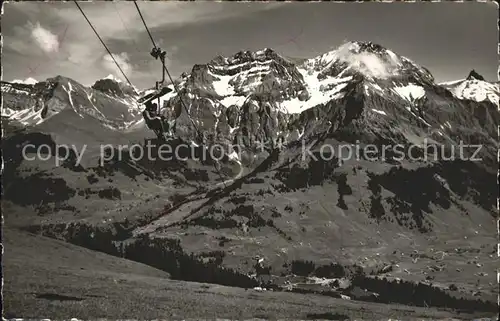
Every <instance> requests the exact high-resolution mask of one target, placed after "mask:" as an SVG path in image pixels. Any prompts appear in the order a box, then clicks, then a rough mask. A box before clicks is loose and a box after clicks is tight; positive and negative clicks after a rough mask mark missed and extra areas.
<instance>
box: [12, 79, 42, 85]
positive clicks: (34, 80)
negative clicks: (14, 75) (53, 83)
mask: <svg viewBox="0 0 500 321" xmlns="http://www.w3.org/2000/svg"><path fill="white" fill-rule="evenodd" d="M12 82H13V83H18V84H25V85H34V84H37V83H38V81H37V80H36V79H35V78H32V77H28V78H26V79H25V80H19V79H15V80H13V81H12Z"/></svg>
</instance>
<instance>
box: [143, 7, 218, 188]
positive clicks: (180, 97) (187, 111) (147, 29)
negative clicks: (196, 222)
mask: <svg viewBox="0 0 500 321" xmlns="http://www.w3.org/2000/svg"><path fill="white" fill-rule="evenodd" d="M134 5H135V7H136V9H137V12H138V13H139V16H140V17H141V20H142V23H143V24H144V27H145V28H146V31H147V32H148V35H149V38H150V39H151V42H152V43H153V48H154V49H159V48H158V47H157V46H156V43H155V41H154V38H153V36H152V35H151V32H150V31H149V28H148V25H147V24H146V21H145V20H144V17H143V16H142V13H141V10H140V9H139V6H138V5H137V1H135V0H134ZM162 63H163V69H164V70H165V72H166V73H167V75H168V78H169V79H170V82H171V83H172V86H173V87H174V89H175V91H176V92H177V93H179V89H178V87H177V85H176V84H175V82H174V80H173V78H172V76H171V75H170V72H169V71H168V69H167V66H165V63H164V61H162ZM179 100H180V102H181V104H182V106H183V107H184V110H185V111H186V114H187V116H188V118H189V120H190V121H191V123H192V124H193V127H194V129H195V130H196V132H197V134H198V138H199V139H201V143H202V144H203V134H202V133H201V131H200V130H199V129H198V126H196V124H195V122H194V120H193V119H192V118H191V116H190V114H189V110H188V108H187V106H186V104H185V103H184V100H183V99H182V96H181V95H179ZM158 107H159V106H158ZM217 163H218V161H217ZM214 168H215V170H216V171H217V174H219V176H220V178H221V180H222V185H224V188H226V187H227V186H226V182H225V181H224V177H223V176H222V173H221V172H220V170H219V168H218V167H217V166H216V165H215V163H214Z"/></svg>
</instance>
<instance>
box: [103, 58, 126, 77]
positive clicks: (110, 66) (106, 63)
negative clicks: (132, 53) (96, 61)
mask: <svg viewBox="0 0 500 321" xmlns="http://www.w3.org/2000/svg"><path fill="white" fill-rule="evenodd" d="M113 57H114V58H115V60H116V63H117V64H118V65H119V66H120V68H121V69H122V70H123V72H124V73H125V75H127V77H128V78H129V79H130V76H131V75H132V73H133V68H132V64H130V59H129V57H128V54H127V53H126V52H122V53H119V54H113ZM116 63H115V61H113V58H112V57H111V56H110V55H109V54H107V55H105V56H104V57H103V59H102V65H103V67H104V68H106V69H107V70H109V71H110V72H112V73H113V75H115V76H117V77H119V78H120V79H122V80H126V79H125V77H124V76H123V74H122V72H121V71H120V69H119V68H118V66H117V65H116Z"/></svg>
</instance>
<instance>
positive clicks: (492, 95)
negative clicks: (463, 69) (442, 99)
mask: <svg viewBox="0 0 500 321" xmlns="http://www.w3.org/2000/svg"><path fill="white" fill-rule="evenodd" d="M440 85H441V86H443V87H445V88H447V89H448V90H450V91H451V92H452V93H453V95H455V96H456V97H457V98H459V99H469V100H474V101H477V102H481V101H490V102H492V103H493V104H495V105H497V106H499V105H500V102H499V100H500V84H499V83H498V82H497V83H490V82H487V81H484V80H480V79H475V78H473V77H468V78H466V79H461V80H456V81H451V82H445V83H441V84H440Z"/></svg>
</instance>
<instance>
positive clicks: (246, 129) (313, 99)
mask: <svg viewBox="0 0 500 321" xmlns="http://www.w3.org/2000/svg"><path fill="white" fill-rule="evenodd" d="M467 81H468V82H469V83H470V82H477V81H478V80H467ZM482 83H483V85H484V86H487V85H488V84H489V83H487V82H485V81H482ZM491 86H495V85H494V84H491ZM178 89H179V93H176V92H175V91H173V92H171V93H169V94H167V95H166V96H165V97H163V98H162V100H163V105H164V107H169V106H170V107H171V108H165V113H166V114H167V115H169V117H173V118H176V122H177V135H179V136H181V137H186V136H187V137H189V138H190V139H193V138H194V136H195V132H194V130H193V128H192V125H191V120H190V119H189V118H188V117H187V114H186V113H185V111H184V108H183V106H182V102H181V99H182V101H183V102H184V103H185V104H186V106H187V108H188V109H189V113H190V117H191V119H193V120H194V122H195V123H196V124H197V126H198V127H199V128H200V129H201V131H202V132H204V133H206V134H207V136H209V137H212V138H213V139H216V140H220V141H226V142H231V143H234V142H237V141H239V142H240V144H241V142H242V143H243V145H245V146H251V145H253V144H254V143H256V142H258V141H260V142H262V141H271V142H276V141H277V140H280V139H281V140H285V141H293V140H295V139H297V138H299V137H306V136H311V135H315V134H318V133H321V132H323V133H326V132H332V131H337V130H344V129H345V128H347V127H348V126H351V127H352V126H355V127H358V129H357V130H358V131H360V132H363V135H365V136H369V137H370V138H371V139H375V137H378V139H381V138H382V137H384V139H385V138H389V137H391V139H394V138H395V137H399V141H398V142H408V141H412V142H416V140H415V133H416V132H417V133H418V135H417V136H419V137H420V138H419V140H420V139H423V138H424V137H431V138H432V139H433V140H436V141H439V142H455V139H454V138H453V137H455V135H456V133H457V131H462V130H469V129H467V128H470V127H474V126H477V128H478V131H479V132H484V135H485V137H493V136H494V135H495V134H493V133H496V129H495V128H496V127H495V126H496V125H495V124H496V120H498V119H499V117H498V111H497V110H496V109H497V108H496V106H498V104H495V100H492V101H482V100H478V101H475V100H470V99H464V98H463V97H461V96H457V95H456V94H454V93H453V92H452V91H450V90H448V89H447V87H444V86H441V85H439V84H437V83H435V81H434V77H433V76H432V74H431V73H430V72H429V70H427V69H426V68H425V67H422V66H420V65H418V64H416V63H415V62H413V61H411V60H410V59H408V58H406V57H403V56H400V55H397V54H396V53H394V52H392V51H391V50H389V49H386V48H384V47H382V46H380V45H376V44H373V43H369V42H368V43H362V42H350V43H347V44H344V45H342V46H341V47H339V48H338V49H336V50H333V51H331V52H328V53H325V54H323V55H320V56H318V57H315V58H312V59H307V60H305V61H301V62H299V63H294V62H292V60H291V59H286V58H284V57H282V56H281V55H279V54H278V53H276V52H275V51H273V50H272V49H264V50H260V51H256V52H250V51H241V52H238V53H236V54H235V55H233V56H231V57H220V56H219V57H216V58H215V59H213V60H212V61H210V62H209V63H207V64H204V65H195V66H194V67H193V69H192V71H191V72H190V73H189V74H187V73H186V74H183V75H182V77H181V81H180V83H179V85H178ZM497 101H498V100H497ZM495 105H496V106H495ZM179 115H180V116H179ZM447 121H448V125H447V123H446V122H447ZM449 121H451V122H452V123H453V124H450V123H449ZM450 127H451V128H450ZM492 135H493V136H492Z"/></svg>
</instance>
